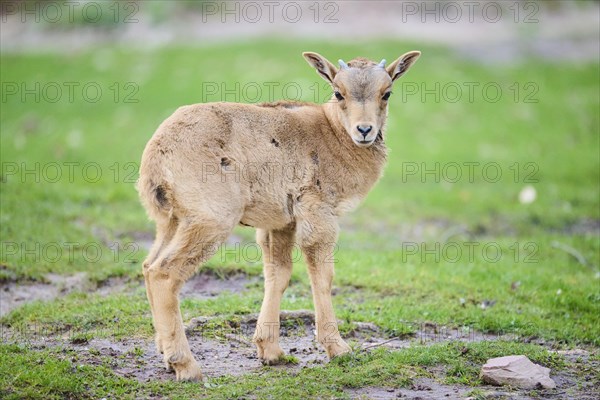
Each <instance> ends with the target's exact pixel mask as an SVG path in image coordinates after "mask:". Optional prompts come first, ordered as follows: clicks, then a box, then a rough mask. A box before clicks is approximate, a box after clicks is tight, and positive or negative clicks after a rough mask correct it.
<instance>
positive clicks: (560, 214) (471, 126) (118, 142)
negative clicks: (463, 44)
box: [0, 41, 600, 398]
mask: <svg viewBox="0 0 600 400" xmlns="http://www.w3.org/2000/svg"><path fill="white" fill-rule="evenodd" d="M411 48H420V49H421V50H422V51H423V57H422V59H421V60H419V62H418V63H417V64H416V65H415V67H414V68H413V69H412V70H411V71H410V72H409V73H408V74H407V76H406V77H405V78H403V79H404V80H403V81H401V82H399V83H398V84H397V85H396V87H395V88H394V95H393V97H392V99H391V101H390V117H389V125H388V131H387V132H388V133H387V136H386V141H387V142H388V144H389V147H390V149H391V153H390V159H389V164H388V166H387V168H386V172H385V176H384V177H383V178H382V180H381V181H380V183H379V184H378V186H377V187H376V188H375V189H374V190H373V191H372V192H371V194H370V195H369V197H368V198H367V199H366V201H365V202H364V204H363V205H362V206H361V207H360V208H359V209H358V210H357V211H355V212H354V213H353V214H351V215H349V216H347V217H344V218H343V220H342V227H343V229H342V233H341V237H340V242H339V250H338V252H337V253H336V279H335V286H336V295H335V298H334V302H335V308H336V312H337V316H338V318H339V319H341V320H343V321H344V322H343V324H342V325H341V327H340V329H342V331H343V332H344V333H348V332H350V331H351V330H352V327H353V323H354V322H355V321H366V322H373V323H375V324H377V325H379V326H380V327H382V328H383V329H384V332H385V333H386V335H388V336H395V335H405V334H407V333H410V332H414V331H415V329H416V328H415V327H418V326H419V324H423V323H436V324H440V325H446V326H450V327H455V328H460V327H464V326H468V327H471V328H473V329H476V330H479V331H484V332H489V333H498V334H500V333H516V334H518V335H519V336H520V337H528V338H541V339H543V340H546V341H551V342H555V345H556V344H561V345H562V346H565V347H575V346H587V347H590V348H592V349H597V347H598V346H599V345H600V343H599V341H598V337H599V335H598V332H599V323H600V319H599V318H598V315H599V312H598V311H599V306H600V290H599V287H600V285H599V276H600V275H599V273H598V265H600V242H599V237H598V232H597V224H598V221H599V220H600V210H599V208H598V203H599V198H600V192H599V185H598V182H599V180H600V179H599V178H600V176H599V175H600V174H599V170H600V161H599V158H598V148H599V135H598V130H599V116H598V112H597V110H598V107H599V106H600V99H599V93H600V90H599V89H600V83H599V81H598V68H599V66H598V64H597V63H591V64H567V63H562V62H556V63H552V64H548V63H544V62H541V61H538V60H534V59H531V60H528V61H526V62H523V63H519V64H515V65H511V66H494V67H490V66H487V65H485V66H484V65H480V64H477V63H476V62H473V61H470V60H465V59H463V58H461V57H458V56H457V55H455V54H453V53H450V52H449V51H447V50H444V49H440V48H435V47H423V46H416V45H414V44H407V43H398V42H393V41H388V42H378V43H368V44H366V43H355V44H339V43H335V45H334V44H326V43H325V44H323V43H310V42H302V43H300V42H278V41H260V42H253V43H240V44H228V45H219V46H214V47H203V48H188V47H180V48H177V47H172V48H166V49H158V50H153V51H134V50H131V49H124V48H120V47H118V46H114V47H104V48H99V49H95V50H94V51H93V52H83V53H75V54H70V55H68V56H67V57H68V58H69V62H68V63H65V62H64V60H63V59H62V57H58V56H56V55H52V54H36V55H5V54H3V56H2V59H1V61H0V63H1V65H0V66H1V70H2V82H3V84H4V86H5V88H7V86H6V85H7V84H12V83H14V84H16V85H17V87H18V90H19V91H20V88H21V84H24V85H26V87H27V88H35V85H36V83H39V85H40V91H41V94H40V98H39V101H37V100H38V99H36V98H35V95H33V94H29V95H25V98H22V93H20V92H19V93H17V94H14V95H11V94H8V93H9V92H8V91H7V90H3V96H5V97H4V98H3V99H2V107H1V110H0V124H1V127H2V135H1V137H0V144H1V149H0V155H1V158H2V176H1V183H0V190H1V199H2V200H1V210H0V234H1V239H2V248H1V251H2V253H1V254H0V256H1V259H0V261H1V265H2V266H1V267H0V280H3V281H16V282H20V283H24V282H25V281H30V280H39V281H44V279H45V278H44V277H45V275H46V274H47V273H50V272H52V273H58V274H73V273H75V272H85V273H87V274H88V275H89V278H90V279H91V280H94V281H96V282H104V281H106V280H107V279H108V278H110V277H128V278H131V279H135V280H138V279H139V275H140V268H141V265H140V262H141V260H142V259H143V257H144V255H145V252H146V251H145V250H144V249H143V248H141V247H139V246H138V245H137V244H138V243H139V240H138V238H139V237H140V235H146V236H148V235H149V234H150V232H152V229H153V227H152V224H151V223H150V222H149V221H148V220H147V218H146V216H145V214H144V212H143V210H142V208H141V206H140V205H139V202H138V200H137V195H136V193H135V190H134V186H133V182H134V181H135V179H136V177H137V164H138V162H139V159H140V155H141V152H142V150H143V148H144V145H145V143H146V142H147V140H148V139H149V137H150V136H151V134H152V132H153V131H154V130H155V128H156V127H157V125H158V124H159V123H160V122H161V121H162V120H163V119H164V118H166V117H167V116H168V115H169V114H170V113H172V112H173V111H174V110H175V109H176V108H177V107H178V106H180V105H182V104H189V103H196V102H200V101H202V100H203V97H204V98H206V100H208V101H216V100H229V101H233V100H240V101H244V100H248V98H244V97H243V96H241V95H240V93H243V88H244V85H248V84H249V83H256V85H258V87H264V86H263V83H264V82H277V83H279V86H276V87H275V88H276V89H275V91H274V98H269V94H268V91H267V90H262V96H259V97H257V98H256V99H255V100H256V101H269V100H276V99H277V98H281V97H282V96H283V94H282V93H283V91H282V90H281V88H282V87H283V85H284V84H286V83H289V82H294V83H295V84H297V85H298V86H299V87H300V88H302V91H301V95H300V97H301V99H302V100H308V101H315V100H319V101H320V100H321V99H323V98H325V97H326V96H327V95H328V92H327V91H326V89H325V87H324V86H323V85H324V84H323V83H322V82H321V81H320V80H319V78H318V75H317V74H315V73H314V71H311V70H310V68H309V67H308V66H307V65H306V63H305V62H304V61H303V60H302V58H301V56H300V53H301V52H302V51H304V50H308V49H311V50H315V51H318V52H320V53H322V54H324V55H326V56H328V57H331V58H334V57H341V58H344V59H350V58H352V57H353V56H356V55H358V54H360V55H364V56H367V57H370V58H373V59H380V58H381V57H383V56H385V57H386V58H388V59H391V58H392V57H394V56H397V55H400V54H401V53H403V52H404V51H405V50H409V49H411ZM231 54H235V55H236V56H235V57H232V56H231ZM291 60H296V61H295V62H292V61H291ZM40 66H43V68H41V67H40ZM442 66H443V67H442ZM65 82H77V83H79V86H76V90H75V91H74V95H73V96H74V97H73V101H70V99H69V94H68V90H67V87H66V86H65V84H64V83H65ZM237 82H239V88H240V90H238V91H236V93H237V95H234V94H229V95H227V96H226V97H225V98H222V97H221V96H220V94H215V95H210V96H209V95H207V92H206V89H207V88H208V86H207V85H213V84H215V83H216V84H217V87H219V88H220V87H221V86H220V85H221V84H224V85H227V86H226V88H229V89H231V88H235V87H236V86H235V85H236V83H237ZM468 82H475V83H477V84H479V86H476V88H477V90H475V91H474V95H473V96H474V97H473V101H470V99H469V98H468V91H467V86H465V83H468ZM53 83H57V84H58V86H59V87H61V88H62V96H61V97H60V99H58V101H56V102H50V101H48V98H49V97H52V93H54V92H50V91H51V90H52V87H53V86H52V85H53ZM115 83H116V84H117V85H116V86H114V84H115ZM438 83H439V87H440V93H442V94H443V93H444V91H443V90H442V88H444V87H446V88H447V89H446V90H447V92H446V94H447V97H446V98H444V97H443V95H442V94H440V99H439V101H438V99H436V98H435V95H433V94H424V90H423V89H432V88H435V85H436V84H438ZM489 83H493V84H494V85H497V86H498V87H500V88H501V89H502V95H501V96H500V98H499V99H498V101H495V102H492V101H491V100H490V99H489V98H488V99H486V97H485V96H486V94H484V93H483V92H482V90H481V89H482V88H483V87H484V85H486V84H489ZM49 84H50V86H47V85H49ZM86 84H91V85H94V86H97V87H100V88H101V90H102V96H101V97H100V98H99V100H98V101H97V102H91V101H87V100H86V98H85V96H86V95H88V97H89V96H91V95H92V89H90V92H89V94H84V93H83V92H82V91H81V89H82V88H83V87H84V85H86ZM421 85H426V87H422V86H421ZM457 86H458V87H460V88H462V96H461V97H460V99H458V100H457V101H455V102H452V101H448V98H449V97H448V96H451V92H450V90H451V89H452V88H456V87H457ZM11 87H12V86H11ZM44 87H47V91H48V92H47V93H45V94H44V89H43V88H44ZM117 87H118V93H117ZM211 87H213V86H211ZM248 87H250V86H248ZM253 87H256V86H253ZM415 87H416V88H417V89H416V90H417V93H415V94H410V93H412V92H414V91H415ZM317 88H319V89H318V92H317ZM517 90H518V93H517ZM411 91H412V92H411ZM452 93H454V92H452ZM490 93H491V92H490ZM115 96H116V97H115ZM236 96H237V97H238V98H236ZM252 96H254V95H252ZM422 96H425V97H424V98H423V97H422ZM129 100H135V101H136V102H128V101H129ZM530 101H532V102H530ZM457 166H458V167H457ZM470 168H471V169H470ZM456 171H459V172H460V173H461V177H460V178H456V174H455V172H456ZM498 171H499V172H501V176H500V177H498V178H497V179H496V175H497V174H496V172H498ZM57 173H58V175H57ZM98 173H99V174H98ZM469 174H471V175H469ZM527 186H531V187H533V188H534V189H535V191H536V193H537V197H536V200H535V201H534V202H533V203H530V204H523V203H522V202H520V201H519V193H520V192H521V191H522V190H523V189H524V188H525V187H527ZM590 224H591V226H592V227H593V226H595V227H596V228H595V229H590V228H589V226H590ZM236 235H238V236H239V237H241V238H243V239H244V240H251V238H252V235H253V233H252V231H251V230H250V229H241V228H240V229H238V230H236ZM230 246H231V245H230ZM436 246H438V247H436ZM232 249H233V250H232ZM565 249H569V250H568V251H566V250H565ZM227 250H228V251H227V252H221V253H219V254H218V255H216V256H215V257H214V258H213V259H212V260H211V261H210V262H209V266H208V268H210V269H211V270H212V271H213V272H214V274H215V275H217V276H223V277H225V276H229V275H231V274H232V273H235V271H239V270H242V271H245V272H246V273H248V274H250V275H259V274H260V271H261V267H260V262H259V260H258V259H251V260H248V259H244V258H243V257H240V256H239V252H238V253H236V251H235V249H234V248H232V247H230V248H228V249H227ZM230 250H232V251H230ZM577 257H579V258H580V259H581V258H583V259H584V260H585V263H584V264H585V265H584V264H582V263H581V262H580V261H579V260H578V259H577ZM298 264H300V265H298V266H297V267H296V268H295V270H294V273H293V277H292V284H291V286H290V288H289V289H288V291H287V292H286V295H285V297H284V300H283V308H284V309H303V308H308V309H310V308H312V301H311V295H310V288H309V284H308V282H309V281H308V277H307V275H306V272H305V270H304V268H303V266H302V262H301V261H300V262H299V263H298ZM261 299H262V294H261V287H260V285H254V286H252V287H250V288H249V289H248V290H247V291H246V292H244V293H243V294H242V295H239V294H223V295H220V296H218V297H217V298H215V299H208V300H197V299H196V300H195V299H184V300H183V301H182V310H183V315H184V319H185V320H186V321H187V320H189V319H190V318H192V317H194V316H198V315H209V316H215V317H216V319H215V321H214V324H215V327H214V328H215V329H217V328H222V327H223V326H227V325H228V324H227V322H228V321H235V320H236V319H237V318H239V317H240V316H241V315H244V314H248V313H254V312H258V310H259V308H260V302H261ZM482 304H483V307H482ZM0 322H2V324H4V325H6V326H13V327H17V326H33V325H35V326H37V327H42V328H47V329H53V332H54V333H55V334H58V335H60V334H64V333H65V332H71V331H73V332H77V334H76V336H75V339H74V340H76V341H77V340H79V341H85V340H87V339H89V338H90V337H102V336H104V337H112V338H114V339H115V340H119V339H121V338H126V337H130V336H135V337H141V338H150V337H151V335H152V327H151V321H150V316H149V309H148V306H147V301H146V298H145V294H144V292H143V290H141V289H140V290H137V291H134V292H132V293H129V292H128V293H114V294H110V295H107V296H100V295H98V294H94V293H73V294H70V295H67V296H62V297H60V298H58V299H55V300H52V301H44V302H34V303H29V304H25V305H23V306H21V307H19V308H17V309H15V310H13V311H12V312H11V313H9V314H8V315H6V316H4V317H3V318H2V319H1V320H0ZM115 325H116V326H118V327H119V329H117V330H115V329H114V327H115ZM217 325H218V326H217ZM115 332H116V334H115ZM458 346H459V345H458V344H456V343H449V344H435V345H432V346H415V347H411V348H409V349H405V350H402V351H395V352H391V351H386V350H383V349H378V350H376V351H373V352H371V353H362V352H361V353H358V354H354V355H352V356H348V357H344V358H342V359H340V360H336V361H335V362H332V363H330V364H328V365H326V366H323V367H315V368H304V369H301V370H300V371H299V372H291V371H286V370H279V369H272V368H266V369H265V370H264V371H262V372H261V373H260V374H250V375H244V376H241V377H230V376H228V377H223V378H218V379H210V380H209V381H208V382H207V383H206V384H202V383H200V384H188V385H181V384H176V383H173V382H158V381H157V382H151V383H148V384H146V383H144V384H142V383H139V382H137V381H135V380H133V379H128V378H123V377H120V376H117V375H115V374H114V373H113V372H112V371H111V369H110V366H109V365H108V366H107V365H104V364H101V365H87V364H79V363H78V361H77V354H72V350H70V349H68V348H65V349H60V348H55V347H48V348H39V347H35V346H26V345H15V344H8V343H4V344H2V345H1V346H0V355H1V358H2V362H1V363H0V371H1V373H0V394H1V396H2V397H7V398H101V397H106V396H108V395H109V394H111V393H112V394H113V395H114V396H117V397H123V398H127V397H129V398H134V397H148V396H161V395H168V396H169V397H171V398H186V397H188V396H191V395H194V396H207V397H212V398H231V397H240V396H258V397H261V398H263V397H266V398H268V397H272V398H294V397H296V398H302V397H306V396H311V395H319V396H321V397H323V398H327V397H344V396H347V393H346V392H345V391H344V390H346V389H348V388H360V387H365V386H391V387H400V386H406V385H409V384H410V382H411V381H412V380H413V379H415V378H416V377H419V376H428V374H430V373H431V372H429V370H428V368H430V367H432V366H440V365H441V366H443V367H444V370H445V371H446V372H445V374H446V376H445V377H443V379H444V380H445V381H446V382H447V383H462V384H468V385H478V384H480V383H481V382H480V381H479V380H478V376H477V374H478V366H479V365H481V364H482V363H483V362H484V361H485V360H486V359H487V358H488V357H492V356H496V355H506V354H517V353H524V354H527V355H528V356H529V357H530V358H531V359H532V360H534V361H536V362H540V363H542V364H543V365H546V366H550V367H554V368H562V364H561V360H560V359H557V358H556V357H555V356H553V355H552V354H551V353H549V352H548V351H547V350H546V349H545V348H542V347H539V346H535V345H531V344H523V343H519V342H518V341H498V342H482V343H468V344H466V345H465V346H466V348H467V351H466V352H465V353H464V354H463V349H462V348H459V347H458ZM156 368H157V369H158V368H160V362H159V360H156Z"/></svg>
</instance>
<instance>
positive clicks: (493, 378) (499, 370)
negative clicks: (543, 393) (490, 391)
mask: <svg viewBox="0 0 600 400" xmlns="http://www.w3.org/2000/svg"><path fill="white" fill-rule="evenodd" d="M481 378H482V379H483V381H484V382H486V383H489V384H492V385H497V386H501V385H508V386H513V387H519V388H522V389H536V388H545V389H552V388H555V387H556V383H555V382H554V381H553V380H552V378H550V369H549V368H544V367H542V366H540V365H537V364H534V363H532V362H531V361H530V360H529V358H527V357H526V356H523V355H520V356H506V357H498V358H491V359H489V360H487V362H486V364H485V365H484V366H483V367H482V368H481Z"/></svg>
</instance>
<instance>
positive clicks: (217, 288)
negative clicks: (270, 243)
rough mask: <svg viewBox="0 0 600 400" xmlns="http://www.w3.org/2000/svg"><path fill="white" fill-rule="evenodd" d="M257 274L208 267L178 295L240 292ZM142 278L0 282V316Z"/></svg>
mask: <svg viewBox="0 0 600 400" xmlns="http://www.w3.org/2000/svg"><path fill="white" fill-rule="evenodd" d="M259 281H260V278H259V277H249V276H248V275H246V274H244V273H243V272H241V271H234V272H233V273H230V274H229V275H226V276H219V275H218V274H217V273H215V272H213V271H211V270H203V271H201V272H200V273H198V274H196V275H194V276H193V277H192V278H191V279H190V280H189V281H188V282H186V284H185V285H184V287H183V288H182V290H181V296H180V297H181V298H193V299H200V300H205V299H210V298H214V297H216V296H218V295H220V294H221V293H226V292H230V293H242V292H243V291H244V290H246V287H247V286H248V285H251V284H255V283H258V282H259ZM143 285H144V284H143V281H142V280H131V279H129V278H125V277H111V278H109V279H107V280H105V281H102V282H99V283H97V282H93V281H90V280H89V278H88V275H87V274H86V273H84V272H80V273H76V274H73V275H59V274H46V275H45V276H44V278H43V281H42V282H14V281H9V282H2V283H0V317H2V316H4V315H6V314H8V313H9V312H10V311H12V310H14V309H16V308H18V307H20V306H22V305H24V304H26V303H30V302H33V301H38V300H41V301H51V300H54V299H56V298H58V297H59V296H65V295H67V294H69V293H73V292H86V293H96V294H99V295H100V296H109V295H111V294H113V293H122V292H131V291H137V290H139V289H140V288H141V287H143Z"/></svg>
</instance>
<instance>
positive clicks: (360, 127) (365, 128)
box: [356, 125, 373, 137]
mask: <svg viewBox="0 0 600 400" xmlns="http://www.w3.org/2000/svg"><path fill="white" fill-rule="evenodd" d="M356 129H358V131H359V132H360V133H361V134H362V135H363V137H367V134H368V133H369V132H371V129H373V127H372V126H371V125H358V126H357V127H356Z"/></svg>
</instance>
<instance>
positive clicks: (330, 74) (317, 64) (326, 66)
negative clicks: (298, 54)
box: [302, 51, 338, 84]
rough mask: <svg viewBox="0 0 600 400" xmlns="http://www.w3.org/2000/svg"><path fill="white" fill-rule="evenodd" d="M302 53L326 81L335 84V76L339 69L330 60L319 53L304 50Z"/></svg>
mask: <svg viewBox="0 0 600 400" xmlns="http://www.w3.org/2000/svg"><path fill="white" fill-rule="evenodd" d="M302 55H303V56H304V58H305V59H306V61H308V63H309V64H310V65H311V66H312V67H313V68H315V69H316V70H317V72H318V73H319V74H320V75H321V76H322V77H323V78H324V79H325V80H326V81H328V82H329V83H331V84H333V78H335V75H336V74H337V72H338V69H337V68H336V67H335V66H334V65H333V64H332V63H330V62H329V60H327V59H326V58H325V57H323V56H322V55H320V54H318V53H312V52H310V51H307V52H304V53H302Z"/></svg>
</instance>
